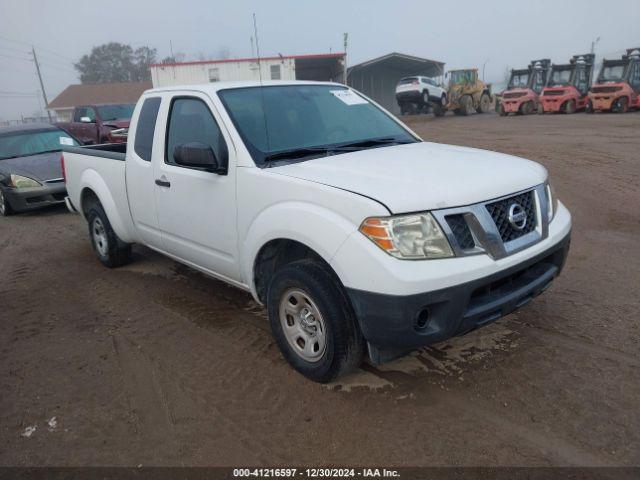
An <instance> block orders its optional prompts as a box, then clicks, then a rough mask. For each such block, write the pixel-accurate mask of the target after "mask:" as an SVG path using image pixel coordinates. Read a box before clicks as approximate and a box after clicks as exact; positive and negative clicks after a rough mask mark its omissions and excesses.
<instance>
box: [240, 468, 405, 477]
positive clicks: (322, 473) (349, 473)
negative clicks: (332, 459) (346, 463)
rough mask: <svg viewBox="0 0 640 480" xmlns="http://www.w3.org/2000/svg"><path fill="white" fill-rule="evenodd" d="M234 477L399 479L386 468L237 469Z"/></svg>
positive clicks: (397, 473)
mask: <svg viewBox="0 0 640 480" xmlns="http://www.w3.org/2000/svg"><path fill="white" fill-rule="evenodd" d="M233 476H234V477H238V478H241V477H248V478H250V477H256V478H287V477H289V478H358V477H361V478H399V477H400V474H399V472H398V471H397V470H390V469H386V468H357V469H356V468H235V469H234V470H233Z"/></svg>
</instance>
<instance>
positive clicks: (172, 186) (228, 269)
mask: <svg viewBox="0 0 640 480" xmlns="http://www.w3.org/2000/svg"><path fill="white" fill-rule="evenodd" d="M170 102H171V103H170V106H169V112H168V118H167V122H166V132H165V137H164V138H165V151H164V155H162V156H161V158H156V164H155V166H154V174H155V191H156V192H155V197H156V204H157V211H158V221H159V227H160V231H161V235H162V242H163V245H164V249H165V251H166V252H167V253H168V254H170V255H173V256H175V257H176V258H178V259H180V260H182V261H184V262H185V263H188V264H192V265H194V266H197V267H199V268H201V269H204V270H206V271H207V272H208V273H211V274H214V275H216V276H219V277H222V278H225V279H231V280H239V277H240V275H239V268H238V264H237V257H238V250H237V248H238V247H237V240H238V239H237V231H236V201H235V196H236V176H235V175H236V172H235V168H234V167H235V161H236V159H235V150H234V149H233V148H231V147H232V145H231V141H230V138H229V137H228V135H227V133H226V131H224V129H221V128H220V125H221V122H220V121H219V119H218V116H217V111H216V109H215V107H214V105H213V103H212V102H211V99H210V98H209V97H207V96H206V95H204V94H199V93H194V92H188V93H185V94H184V95H178V96H174V97H173V98H171V99H170ZM194 142H197V143H201V144H205V145H207V146H209V147H211V149H212V150H213V152H214V154H215V155H216V159H217V160H218V161H219V162H224V161H227V162H228V164H227V167H228V168H227V171H226V172H223V173H214V172H211V171H206V170H205V169H203V168H198V167H189V166H184V165H179V164H178V163H177V162H176V159H175V158H174V152H175V150H176V147H178V146H181V145H185V144H189V143H194ZM225 152H228V154H227V153H225ZM225 157H226V160H225Z"/></svg>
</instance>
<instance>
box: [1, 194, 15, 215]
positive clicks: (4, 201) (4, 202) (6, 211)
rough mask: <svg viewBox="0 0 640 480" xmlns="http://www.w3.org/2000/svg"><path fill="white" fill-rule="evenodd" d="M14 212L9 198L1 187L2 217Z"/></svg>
mask: <svg viewBox="0 0 640 480" xmlns="http://www.w3.org/2000/svg"><path fill="white" fill-rule="evenodd" d="M11 214H13V210H11V205H9V200H7V197H5V195H4V192H3V191H2V189H1V188H0V217H8V216H9V215H11Z"/></svg>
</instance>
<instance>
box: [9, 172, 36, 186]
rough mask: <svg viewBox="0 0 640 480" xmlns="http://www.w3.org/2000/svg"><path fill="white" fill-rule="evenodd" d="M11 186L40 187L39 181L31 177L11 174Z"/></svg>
mask: <svg viewBox="0 0 640 480" xmlns="http://www.w3.org/2000/svg"><path fill="white" fill-rule="evenodd" d="M11 186H12V187H13V188H32V187H40V186H41V183H40V182H37V181H35V180H34V179H33V178H29V177H23V176H22V175H14V174H11Z"/></svg>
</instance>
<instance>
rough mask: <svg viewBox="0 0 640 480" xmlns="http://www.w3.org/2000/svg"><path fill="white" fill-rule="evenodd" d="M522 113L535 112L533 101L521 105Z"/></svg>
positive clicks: (529, 113)
mask: <svg viewBox="0 0 640 480" xmlns="http://www.w3.org/2000/svg"><path fill="white" fill-rule="evenodd" d="M520 113H521V114H522V115H531V114H532V113H533V102H532V101H528V102H524V103H523V104H522V105H520Z"/></svg>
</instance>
